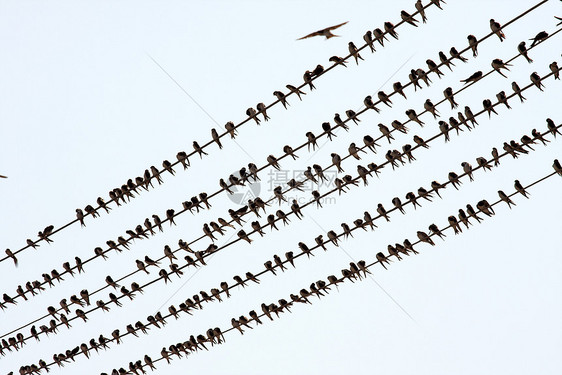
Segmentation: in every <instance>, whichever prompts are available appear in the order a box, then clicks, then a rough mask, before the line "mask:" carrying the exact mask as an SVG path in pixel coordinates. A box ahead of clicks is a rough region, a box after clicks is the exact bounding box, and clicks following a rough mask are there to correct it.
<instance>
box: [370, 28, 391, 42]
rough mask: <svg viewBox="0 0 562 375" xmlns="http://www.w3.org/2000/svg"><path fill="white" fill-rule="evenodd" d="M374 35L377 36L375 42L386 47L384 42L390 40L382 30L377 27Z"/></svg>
mask: <svg viewBox="0 0 562 375" xmlns="http://www.w3.org/2000/svg"><path fill="white" fill-rule="evenodd" d="M373 35H374V36H375V40H377V41H378V42H379V43H380V45H381V46H383V47H384V41H385V40H388V39H387V38H386V36H385V34H384V33H383V32H382V30H381V29H379V28H378V27H377V28H376V29H374V30H373Z"/></svg>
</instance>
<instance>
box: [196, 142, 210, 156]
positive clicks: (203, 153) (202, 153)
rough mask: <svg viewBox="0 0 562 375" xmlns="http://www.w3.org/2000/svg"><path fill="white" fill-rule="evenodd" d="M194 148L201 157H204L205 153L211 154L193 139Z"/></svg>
mask: <svg viewBox="0 0 562 375" xmlns="http://www.w3.org/2000/svg"><path fill="white" fill-rule="evenodd" d="M193 149H194V150H195V152H197V153H198V154H199V157H200V158H201V159H203V155H209V154H207V153H206V152H205V151H203V148H201V146H199V143H197V141H193Z"/></svg>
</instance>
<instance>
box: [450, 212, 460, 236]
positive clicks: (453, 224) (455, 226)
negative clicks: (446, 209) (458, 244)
mask: <svg viewBox="0 0 562 375" xmlns="http://www.w3.org/2000/svg"><path fill="white" fill-rule="evenodd" d="M447 221H448V222H449V225H450V226H451V227H452V228H453V230H454V231H455V234H459V233H461V232H462V228H461V227H460V224H459V222H458V221H457V218H456V217H455V216H453V215H451V216H449V217H448V218H447Z"/></svg>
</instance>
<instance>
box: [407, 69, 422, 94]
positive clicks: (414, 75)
mask: <svg viewBox="0 0 562 375" xmlns="http://www.w3.org/2000/svg"><path fill="white" fill-rule="evenodd" d="M408 77H409V78H410V82H411V83H412V84H413V85H414V91H418V87H419V88H420V90H421V89H422V87H421V85H420V83H419V79H418V74H417V73H416V71H415V70H414V69H412V70H410V74H409V75H408Z"/></svg>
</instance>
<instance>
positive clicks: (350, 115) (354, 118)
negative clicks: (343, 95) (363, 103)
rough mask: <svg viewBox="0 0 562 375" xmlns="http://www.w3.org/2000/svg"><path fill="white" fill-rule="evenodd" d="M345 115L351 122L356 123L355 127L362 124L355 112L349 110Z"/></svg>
mask: <svg viewBox="0 0 562 375" xmlns="http://www.w3.org/2000/svg"><path fill="white" fill-rule="evenodd" d="M345 114H346V115H347V117H348V118H349V119H350V120H352V121H353V122H354V123H355V125H359V124H358V122H361V120H360V119H359V118H358V117H357V114H356V113H355V111H353V110H351V109H348V110H347V111H345Z"/></svg>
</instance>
